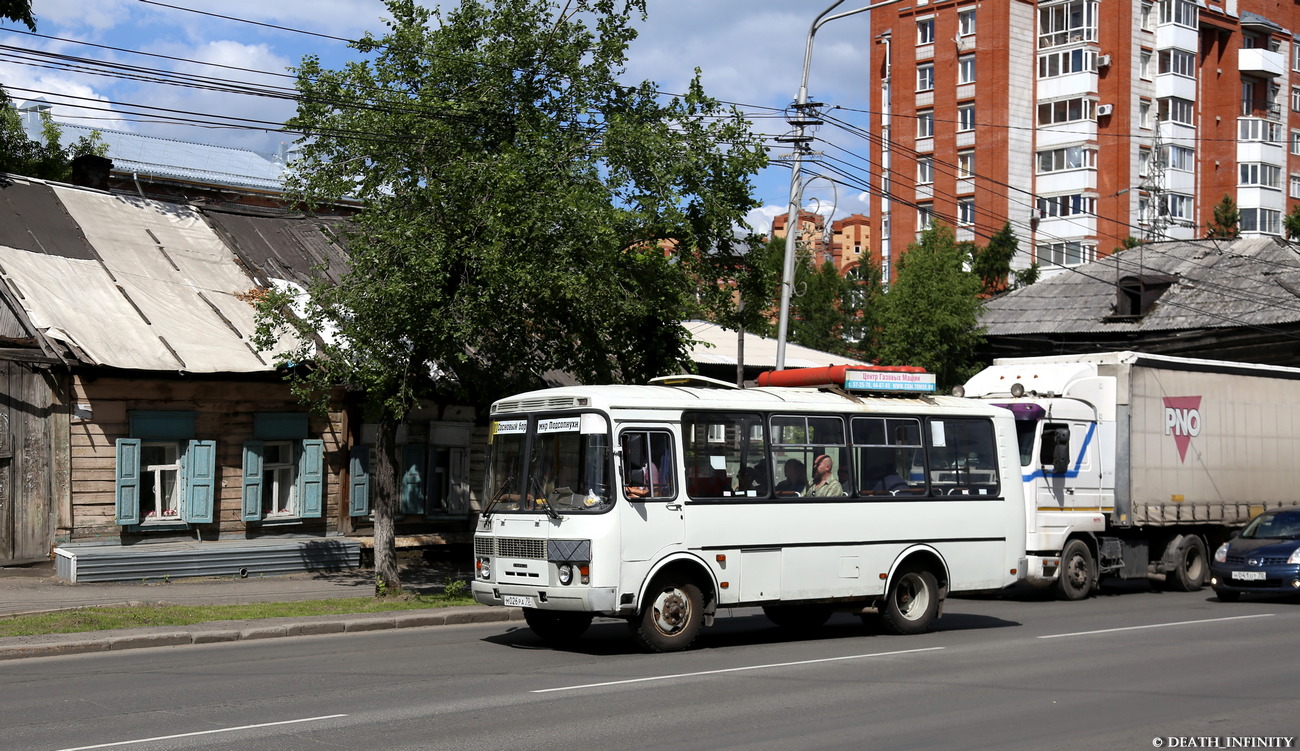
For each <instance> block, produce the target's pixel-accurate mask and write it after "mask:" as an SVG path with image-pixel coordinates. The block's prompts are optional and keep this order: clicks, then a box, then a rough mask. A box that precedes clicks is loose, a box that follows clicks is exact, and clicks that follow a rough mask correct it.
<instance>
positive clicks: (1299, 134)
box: [1291, 130, 1300, 156]
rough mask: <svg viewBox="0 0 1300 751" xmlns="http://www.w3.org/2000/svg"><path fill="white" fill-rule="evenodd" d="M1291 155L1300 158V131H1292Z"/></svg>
mask: <svg viewBox="0 0 1300 751" xmlns="http://www.w3.org/2000/svg"><path fill="white" fill-rule="evenodd" d="M1291 153H1292V154H1296V155H1298V156H1300V130H1293V131H1291Z"/></svg>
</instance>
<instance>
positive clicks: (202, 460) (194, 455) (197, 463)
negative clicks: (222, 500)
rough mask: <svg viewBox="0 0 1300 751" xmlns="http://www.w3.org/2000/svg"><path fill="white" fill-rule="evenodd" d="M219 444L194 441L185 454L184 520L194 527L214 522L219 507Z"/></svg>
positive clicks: (182, 508)
mask: <svg viewBox="0 0 1300 751" xmlns="http://www.w3.org/2000/svg"><path fill="white" fill-rule="evenodd" d="M216 477H217V442H216V441H190V444H189V448H188V449H187V450H186V451H185V500H184V505H183V506H182V507H181V515H182V518H183V519H184V520H185V521H187V522H189V523H191V524H206V523H209V522H211V521H212V512H213V508H214V507H215V506H216V502H215V496H216V487H217V483H216Z"/></svg>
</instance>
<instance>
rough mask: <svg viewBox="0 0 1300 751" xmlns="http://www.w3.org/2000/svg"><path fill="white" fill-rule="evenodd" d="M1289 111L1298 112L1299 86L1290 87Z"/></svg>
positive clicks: (1299, 104) (1299, 109) (1299, 102)
mask: <svg viewBox="0 0 1300 751" xmlns="http://www.w3.org/2000/svg"><path fill="white" fill-rule="evenodd" d="M1297 46H1298V47H1300V45H1297ZM1291 111H1292V112H1300V86H1292V87H1291Z"/></svg>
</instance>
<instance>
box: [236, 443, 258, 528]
mask: <svg viewBox="0 0 1300 751" xmlns="http://www.w3.org/2000/svg"><path fill="white" fill-rule="evenodd" d="M262 445H263V444H262V442H261V441H248V442H247V443H245V444H244V482H243V485H244V490H243V495H242V497H243V501H242V504H243V510H242V513H241V515H240V516H241V518H242V519H243V520H244V521H246V522H255V521H258V520H260V519H261V518H262Z"/></svg>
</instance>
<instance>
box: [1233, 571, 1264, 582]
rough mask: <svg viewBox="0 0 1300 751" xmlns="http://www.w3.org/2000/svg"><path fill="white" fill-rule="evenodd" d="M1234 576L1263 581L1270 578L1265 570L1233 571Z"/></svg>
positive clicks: (1245, 579)
mask: <svg viewBox="0 0 1300 751" xmlns="http://www.w3.org/2000/svg"><path fill="white" fill-rule="evenodd" d="M1232 578H1233V579H1242V580H1243V581H1250V582H1262V581H1264V580H1265V579H1266V578H1268V575H1267V574H1265V573H1264V572H1263V571H1233V572H1232Z"/></svg>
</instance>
